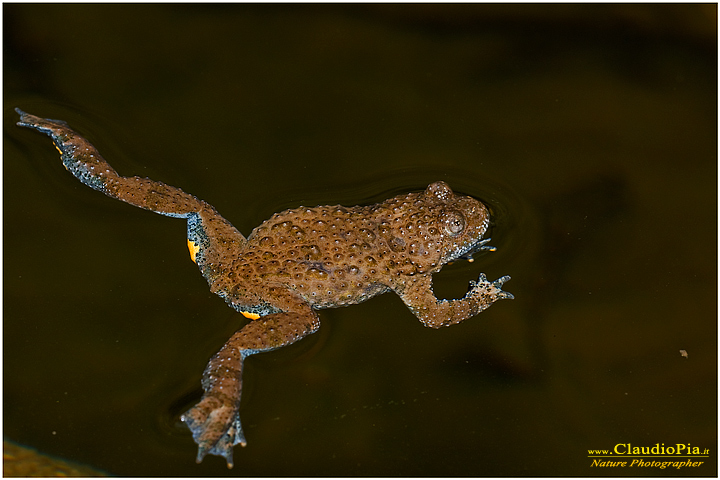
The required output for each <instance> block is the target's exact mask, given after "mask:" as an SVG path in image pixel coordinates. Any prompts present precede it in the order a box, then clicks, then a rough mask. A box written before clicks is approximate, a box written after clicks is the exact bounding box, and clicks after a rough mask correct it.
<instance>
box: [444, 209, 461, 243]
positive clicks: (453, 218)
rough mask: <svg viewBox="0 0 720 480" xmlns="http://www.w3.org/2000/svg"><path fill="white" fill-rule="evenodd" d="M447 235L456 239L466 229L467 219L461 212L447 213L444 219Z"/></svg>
mask: <svg viewBox="0 0 720 480" xmlns="http://www.w3.org/2000/svg"><path fill="white" fill-rule="evenodd" d="M443 229H444V230H445V233H447V234H448V235H450V236H451V237H454V236H456V235H458V234H460V233H461V232H462V231H463V230H464V229H465V217H463V215H462V213H460V212H447V213H446V214H445V216H444V218H443Z"/></svg>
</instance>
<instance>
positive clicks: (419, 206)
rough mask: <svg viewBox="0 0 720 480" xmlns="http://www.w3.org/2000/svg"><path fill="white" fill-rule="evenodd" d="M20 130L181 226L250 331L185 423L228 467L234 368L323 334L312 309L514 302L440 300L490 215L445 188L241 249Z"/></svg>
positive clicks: (431, 310) (123, 180)
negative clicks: (444, 277)
mask: <svg viewBox="0 0 720 480" xmlns="http://www.w3.org/2000/svg"><path fill="white" fill-rule="evenodd" d="M16 110H17V112H18V113H19V114H20V122H19V123H18V125H20V126H24V127H30V128H34V129H36V130H39V131H40V132H43V133H46V134H47V135H49V136H50V137H52V139H53V141H54V142H55V145H56V147H57V148H58V150H59V151H60V153H61V156H62V157H61V158H62V161H63V164H64V165H65V168H66V169H68V170H69V171H70V172H71V173H72V174H73V175H75V176H76V177H77V178H78V179H79V180H80V181H81V182H83V183H84V184H86V185H88V186H90V187H92V188H94V189H96V190H99V191H101V192H103V193H105V194H106V195H108V196H110V197H112V198H116V199H118V200H122V201H124V202H127V203H130V204H131V205H135V206H137V207H141V208H145V209H147V210H151V211H153V212H157V213H160V214H163V215H168V216H172V217H181V218H186V219H187V222H188V245H189V248H190V251H191V257H192V258H193V261H195V262H196V263H197V265H198V267H199V268H200V270H201V272H202V274H203V275H204V276H205V278H206V279H207V281H208V283H209V284H210V289H211V290H212V291H213V292H215V293H217V294H218V295H220V296H221V297H222V298H224V299H225V301H226V302H227V303H228V304H229V305H230V306H231V307H233V308H234V309H236V310H237V311H239V312H242V313H243V314H244V315H246V316H248V317H249V318H256V319H255V320H253V321H251V322H250V323H248V324H247V325H245V326H244V327H243V328H241V329H240V330H239V331H238V332H237V333H235V334H234V335H233V336H232V337H231V338H230V340H228V342H227V343H226V344H225V345H224V346H223V348H222V349H221V350H220V351H219V352H218V353H217V354H216V355H215V356H214V357H213V358H212V359H211V360H210V362H209V363H208V365H207V367H206V368H205V372H204V374H203V379H202V386H203V390H204V392H205V393H204V395H203V398H202V399H201V401H200V402H199V403H198V404H197V405H196V406H194V407H193V408H191V409H190V410H188V411H187V412H186V413H185V414H184V415H183V416H182V420H183V421H184V422H185V423H186V424H187V425H188V427H189V428H190V430H191V431H192V434H193V438H194V439H195V441H196V442H197V444H198V456H197V461H198V462H200V461H201V460H202V459H203V457H204V456H205V455H206V454H208V453H209V454H212V455H220V456H223V457H225V459H226V460H227V463H228V467H232V447H233V446H234V445H237V444H241V445H243V446H244V445H245V444H246V442H245V437H244V435H243V431H242V427H241V425H240V417H239V414H238V408H239V405H240V393H241V380H242V365H243V360H244V359H245V357H247V356H248V355H252V354H254V353H259V352H266V351H269V350H273V349H276V348H279V347H282V346H284V345H288V344H290V343H293V342H295V341H296V340H298V339H300V338H302V337H304V336H306V335H308V334H311V333H313V332H315V331H317V329H318V328H319V327H320V321H319V319H318V316H317V313H316V312H315V310H318V309H321V308H331V307H341V306H345V305H352V304H356V303H360V302H363V301H365V300H367V299H369V298H372V297H374V296H375V295H379V294H381V293H384V292H387V291H389V290H392V291H394V292H395V293H397V294H398V295H399V296H400V298H402V300H403V302H405V304H406V305H407V306H408V307H409V308H410V310H411V311H412V312H413V313H414V314H415V315H416V316H417V317H418V318H419V319H420V321H421V322H422V323H423V324H424V325H426V326H428V327H433V328H439V327H441V326H446V325H452V324H455V323H459V322H462V321H463V320H465V319H467V318H469V317H471V316H473V315H476V314H478V313H479V312H481V311H482V310H484V309H486V308H487V307H489V306H490V305H491V304H492V303H493V302H495V301H496V300H499V299H503V298H513V297H512V295H511V294H509V293H507V292H504V291H502V289H501V287H502V284H503V283H504V282H506V281H507V280H509V279H510V277H507V276H506V277H502V278H500V279H498V280H496V281H494V282H488V281H487V279H486V278H485V276H484V275H482V274H481V275H480V278H479V279H478V281H477V282H471V283H470V285H471V289H470V291H469V292H468V293H467V294H466V295H465V296H464V297H463V298H461V299H457V300H450V301H448V300H438V299H437V298H435V295H434V294H433V291H432V274H433V273H435V272H437V271H439V270H440V269H441V268H442V267H443V265H445V264H446V263H448V262H450V261H453V260H456V259H458V258H471V255H472V253H474V252H476V251H478V250H482V249H485V248H491V247H485V246H484V244H485V243H486V241H487V240H482V236H483V234H484V233H485V231H486V229H487V226H488V221H489V214H488V210H487V208H486V207H485V206H484V205H483V204H482V203H480V202H479V201H477V200H475V199H473V198H471V197H465V196H459V195H455V194H454V193H453V191H452V190H451V189H450V187H449V186H448V185H447V184H446V183H444V182H435V183H433V184H431V185H429V186H428V187H427V189H426V190H425V191H424V192H420V193H409V194H407V195H400V196H397V197H394V198H391V199H389V200H387V201H385V202H383V203H379V204H376V205H370V206H365V207H359V206H358V207H342V206H327V207H314V208H305V207H300V208H297V209H293V210H286V211H284V212H281V213H278V214H275V215H273V216H272V218H270V219H269V220H267V221H266V222H264V223H263V224H262V225H260V226H259V227H257V228H256V229H255V230H253V232H252V233H251V234H250V236H249V237H248V238H247V239H245V237H243V235H242V234H241V233H240V232H238V231H237V230H236V229H235V227H233V226H232V225H231V224H230V223H229V222H228V221H227V220H225V219H224V218H223V217H221V216H220V215H219V214H218V213H217V212H216V211H215V209H214V208H213V207H212V206H210V205H209V204H207V203H205V202H204V201H202V200H198V199H197V198H195V197H194V196H192V195H189V194H187V193H185V192H183V191H182V190H180V189H179V188H176V187H172V186H169V185H165V184H164V183H161V182H155V181H153V180H149V179H146V178H140V177H121V176H120V175H118V174H117V172H115V170H114V169H113V168H112V167H110V165H109V164H108V163H107V162H106V161H105V160H104V159H103V158H102V156H100V154H99V153H98V152H97V150H96V149H95V147H93V146H92V145H91V144H90V143H89V142H88V141H87V140H85V139H84V138H83V137H81V136H80V135H79V134H77V133H76V132H75V131H73V130H72V129H70V127H68V126H67V124H66V123H65V122H62V121H60V120H49V119H43V118H39V117H36V116H33V115H29V114H27V113H24V112H22V111H21V110H19V109H16Z"/></svg>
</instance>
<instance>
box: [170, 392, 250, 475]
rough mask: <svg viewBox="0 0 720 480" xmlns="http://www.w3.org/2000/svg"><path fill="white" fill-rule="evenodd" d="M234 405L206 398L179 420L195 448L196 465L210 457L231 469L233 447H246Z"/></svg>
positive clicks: (211, 397)
mask: <svg viewBox="0 0 720 480" xmlns="http://www.w3.org/2000/svg"><path fill="white" fill-rule="evenodd" d="M228 400H229V401H228ZM234 403H235V402H233V401H232V399H226V401H225V402H223V400H221V399H219V398H217V397H214V396H210V395H207V396H205V397H204V398H203V399H202V400H201V401H200V403H198V404H197V405H195V406H194V407H193V408H191V409H190V410H188V411H187V412H185V413H184V414H183V415H182V416H181V417H180V419H181V420H182V421H183V422H185V423H186V424H187V426H188V428H189V429H190V431H191V432H192V436H193V440H195V443H197V444H198V454H197V459H196V461H197V463H200V462H202V459H203V458H204V457H205V455H207V454H210V455H217V456H220V457H225V460H226V461H227V465H228V468H232V467H233V447H234V446H235V445H237V444H240V445H241V446H243V447H244V446H245V445H247V442H246V440H245V436H244V434H243V430H242V426H241V425H240V414H239V412H238V405H236V404H234Z"/></svg>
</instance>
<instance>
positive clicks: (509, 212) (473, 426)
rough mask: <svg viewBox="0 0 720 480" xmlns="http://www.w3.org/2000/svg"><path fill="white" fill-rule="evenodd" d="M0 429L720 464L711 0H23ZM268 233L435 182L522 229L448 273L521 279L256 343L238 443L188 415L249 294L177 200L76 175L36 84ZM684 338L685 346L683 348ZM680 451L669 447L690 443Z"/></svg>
mask: <svg viewBox="0 0 720 480" xmlns="http://www.w3.org/2000/svg"><path fill="white" fill-rule="evenodd" d="M3 13H4V18H3V20H4V51H3V53H4V87H5V88H4V93H5V95H4V110H3V112H4V127H5V129H4V134H5V136H4V139H5V142H4V162H3V174H4V181H3V189H4V197H3V200H4V211H3V214H4V219H3V223H4V238H3V241H4V248H3V253H4V270H3V275H4V277H3V279H4V292H3V293H4V310H3V314H4V315H3V333H4V341H3V361H4V362H3V365H4V371H3V374H4V379H3V382H4V392H3V393H4V398H3V408H4V411H3V415H4V432H3V433H4V436H5V438H6V439H10V440H13V441H15V442H18V443H21V444H24V445H28V446H30V447H33V448H36V449H38V450H40V451H42V452H44V453H47V454H50V455H56V456H58V457H63V458H66V459H68V460H71V461H74V462H81V463H84V464H87V465H89V466H92V467H94V468H98V469H101V470H103V471H106V472H108V473H111V474H115V475H123V476H177V475H192V476H206V475H242V476H375V475H380V476H423V475H430V476H495V475H507V476H523V475H532V476H543V475H552V476H587V475H620V476H633V475H658V474H660V470H657V469H643V470H638V469H627V468H626V469H599V468H597V467H592V468H591V467H590V464H591V459H590V458H588V450H590V449H608V450H611V449H612V448H613V447H614V446H615V445H616V444H619V443H623V444H627V443H631V444H632V445H634V446H652V445H655V444H656V443H660V444H662V443H664V444H665V445H674V444H678V443H682V444H686V445H687V444H690V445H692V446H697V447H701V448H702V449H705V448H708V449H710V454H709V457H707V458H704V459H700V461H704V462H705V463H704V465H703V466H701V467H698V468H692V469H691V468H686V469H682V470H674V471H673V472H672V474H673V475H691V476H715V475H717V452H716V451H715V450H714V449H715V448H716V446H717V410H716V407H717V313H716V312H717V310H716V308H717V207H716V199H717V137H716V133H717V123H716V119H717V62H716V58H717V48H716V45H717V22H716V18H717V7H716V5H533V6H527V5H514V6H504V5H451V6H437V5H362V6H351V5H337V6H334V5H312V6H289V5H262V6H258V5H214V6H204V5H202V6H201V5H171V6H165V5H162V6H161V5H18V4H14V5H9V4H5V5H3ZM15 107H20V108H22V109H23V110H25V111H27V112H30V113H33V114H35V115H39V116H44V117H49V118H59V119H63V120H66V121H67V122H68V123H70V125H72V126H73V127H74V128H75V129H77V130H79V131H80V132H82V133H83V134H84V135H85V136H86V137H87V138H88V139H89V140H90V141H91V142H92V143H93V144H94V145H95V146H96V147H98V149H99V150H100V152H101V153H102V154H103V155H104V156H105V158H107V159H108V161H109V162H110V163H111V164H112V165H113V166H114V167H115V168H116V169H117V170H118V171H119V172H120V173H121V174H125V175H141V176H148V177H150V178H153V179H155V180H161V181H163V182H166V183H168V184H171V185H175V186H178V187H181V188H183V189H184V190H185V191H187V192H190V193H192V194H194V195H196V196H198V197H200V198H202V199H204V200H206V201H208V202H209V203H211V204H212V205H214V206H215V207H216V208H217V209H218V211H220V212H221V213H222V214H223V215H224V216H225V217H226V218H227V219H229V220H230V221H231V222H232V223H233V224H234V225H235V226H236V227H238V229H240V231H242V232H243V233H244V234H246V235H247V234H249V233H250V231H251V230H252V228H254V227H255V226H257V225H259V224H260V223H261V222H262V221H263V220H265V219H267V218H269V217H270V216H271V215H272V213H274V212H276V211H280V210H282V209H285V208H289V207H296V206H299V205H318V204H337V203H340V204H346V205H353V204H359V203H373V202H377V201H382V200H384V199H385V198H388V197H390V196H392V195H395V194H397V193H401V192H406V191H409V190H421V189H423V188H424V187H425V186H426V185H427V184H428V183H430V182H432V181H435V180H444V181H446V182H448V183H449V184H450V185H451V186H452V187H453V188H454V189H455V190H456V191H459V192H462V193H465V194H469V195H473V196H475V197H477V198H480V199H482V200H483V201H485V202H486V203H488V204H489V205H490V206H491V207H492V209H493V213H494V219H495V225H494V229H493V232H492V237H493V242H492V244H493V245H495V246H496V247H498V251H497V252H494V253H487V254H485V255H478V256H477V257H476V261H475V262H474V263H473V264H468V263H467V262H460V263H457V264H455V265H452V266H450V267H446V268H445V269H444V270H443V272H442V273H441V274H439V275H437V276H436V277H435V290H436V293H437V294H438V295H439V296H445V297H458V296H462V295H463V294H464V293H465V291H466V289H467V283H468V281H469V280H471V279H474V278H476V277H477V275H478V274H479V273H480V272H485V273H487V276H488V277H489V278H492V279H494V278H497V277H500V276H502V275H506V274H507V275H511V276H512V278H513V279H512V281H511V282H509V283H507V284H506V288H505V289H506V290H507V291H509V292H511V293H513V294H514V295H515V300H514V301H502V302H499V303H497V304H496V305H494V306H493V307H492V308H491V309H489V310H487V311H486V312H484V313H482V314H481V315H479V316H477V317H476V318H473V319H470V320H467V321H466V322H464V323H462V324H460V325H457V326H453V327H450V328H447V329H442V330H431V329H426V328H424V327H422V325H421V324H420V323H419V322H418V321H417V320H416V319H415V317H414V316H413V315H412V314H411V313H410V312H409V311H408V310H407V309H406V308H405V307H404V306H403V304H402V302H401V301H400V300H399V298H398V297H397V296H395V295H392V294H388V295H384V296H382V297H379V298H376V299H373V300H372V301H369V302H367V303H365V304H362V305H358V306H353V307H348V308H343V309H336V310H325V311H323V312H321V320H322V322H323V327H322V328H321V330H320V332H319V333H317V334H315V335H313V336H312V337H309V338H308V339H305V340H303V341H302V342H299V343H298V344H296V345H293V346H291V347H287V348H284V349H281V350H279V351H276V352H273V353H268V354H263V355H257V356H255V357H251V358H250V359H249V360H248V362H247V368H246V373H245V389H244V392H243V404H242V409H241V417H242V419H243V425H244V427H245V433H246V436H247V439H248V446H247V447H246V448H244V449H243V448H240V447H237V448H236V449H235V465H236V466H235V468H234V469H233V470H232V471H228V470H227V469H226V467H225V465H224V462H223V461H222V459H220V458H217V457H208V458H206V459H205V461H204V462H203V463H202V464H200V465H195V463H194V458H195V452H196V446H195V444H194V443H193V441H192V439H191V437H190V433H189V431H188V430H187V429H186V428H185V427H184V426H183V425H181V424H180V423H179V421H178V417H179V415H180V413H182V412H183V411H184V410H185V409H186V408H188V407H189V406H191V405H192V404H193V403H194V402H195V401H197V399H198V398H199V396H200V376H201V374H202V370H203V368H204V366H205V363H206V361H207V360H208V359H209V358H210V356H211V355H212V354H213V353H214V352H215V351H217V350H218V349H219V348H220V346H221V345H222V344H223V343H224V342H225V340H226V339H227V338H228V337H229V336H230V335H231V334H232V332H234V331H235V330H237V329H238V328H239V327H240V326H241V325H242V322H243V319H242V318H241V316H240V315H239V314H236V313H234V312H233V311H232V310H230V309H229V308H228V307H227V306H226V305H225V304H224V302H223V301H222V300H221V299H220V298H219V297H216V296H214V295H213V294H211V293H210V292H209V291H208V289H207V285H206V283H205V280H204V279H203V278H202V277H201V276H200V275H199V272H197V269H196V267H195V265H194V264H193V263H192V262H191V261H190V260H189V259H188V254H187V249H186V245H185V237H184V233H185V224H184V222H183V221H180V220H175V219H170V218H165V217H161V216H159V215H155V214H151V213H148V212H144V211H142V210H139V209H136V208H132V207H130V206H128V205H125V204H123V203H121V202H117V201H114V200H111V199H109V198H107V197H104V196H103V195H101V194H99V193H98V192H95V191H92V190H91V189H89V188H87V187H85V186H83V185H81V184H80V183H79V182H77V181H76V180H75V179H73V178H72V177H71V176H69V175H68V174H67V172H65V170H64V169H63V167H62V165H61V163H60V161H59V158H58V154H57V152H56V151H55V149H54V148H53V147H52V144H51V141H50V139H49V138H47V137H45V136H43V135H40V134H38V133H37V132H32V131H30V130H27V129H20V128H18V127H15V126H14V124H15V122H16V121H17V116H16V114H15V113H14V111H13V108H15ZM681 349H683V350H686V351H687V353H688V358H684V357H682V356H681V355H680V353H679V351H680V350H681ZM665 472H667V471H665Z"/></svg>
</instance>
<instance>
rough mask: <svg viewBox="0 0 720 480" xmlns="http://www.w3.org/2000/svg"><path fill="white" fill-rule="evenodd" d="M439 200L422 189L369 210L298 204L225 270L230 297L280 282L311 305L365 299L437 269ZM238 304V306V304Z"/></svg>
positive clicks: (267, 225)
mask: <svg viewBox="0 0 720 480" xmlns="http://www.w3.org/2000/svg"><path fill="white" fill-rule="evenodd" d="M441 207H442V202H439V201H437V200H434V197H431V198H428V196H427V195H425V194H424V192H420V193H410V194H407V195H400V196H397V197H394V198H391V199H389V200H387V201H385V202H383V203H378V204H375V205H370V206H364V207H360V206H356V207H343V206H340V205H335V206H319V207H312V208H308V207H300V208H296V209H291V210H286V211H284V212H281V213H277V214H275V215H273V216H272V217H271V218H270V219H269V220H267V221H265V222H264V223H263V224H262V225H260V226H259V227H257V228H256V229H255V230H253V232H252V233H251V235H250V236H249V237H248V242H247V244H246V246H245V249H244V251H243V253H242V255H241V256H240V257H239V258H238V259H237V260H236V261H234V262H233V263H232V265H230V266H229V272H228V274H227V275H226V276H220V278H223V277H224V278H226V279H227V281H228V282H229V284H228V285H225V286H223V287H222V290H225V291H227V292H228V293H230V296H231V297H235V296H238V295H240V296H246V294H247V292H248V289H249V290H252V289H263V288H265V286H267V285H268V284H275V285H278V284H279V285H283V286H285V287H287V288H289V289H291V290H292V291H294V292H296V293H297V294H298V295H300V296H301V297H303V299H305V300H306V301H307V302H308V303H310V304H311V305H312V306H313V307H314V308H329V307H339V306H344V305H349V304H355V303H359V302H362V301H364V300H367V299H369V298H371V297H373V296H375V295H378V294H380V293H383V292H386V291H387V290H388V289H390V288H393V287H394V285H395V283H396V279H397V278H398V277H401V276H404V275H413V274H415V273H429V272H431V271H433V270H437V269H439V256H440V242H439V241H437V238H436V237H437V236H438V228H437V225H436V220H437V218H439V217H440V215H441V212H440V210H441ZM241 303H243V302H241Z"/></svg>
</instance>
